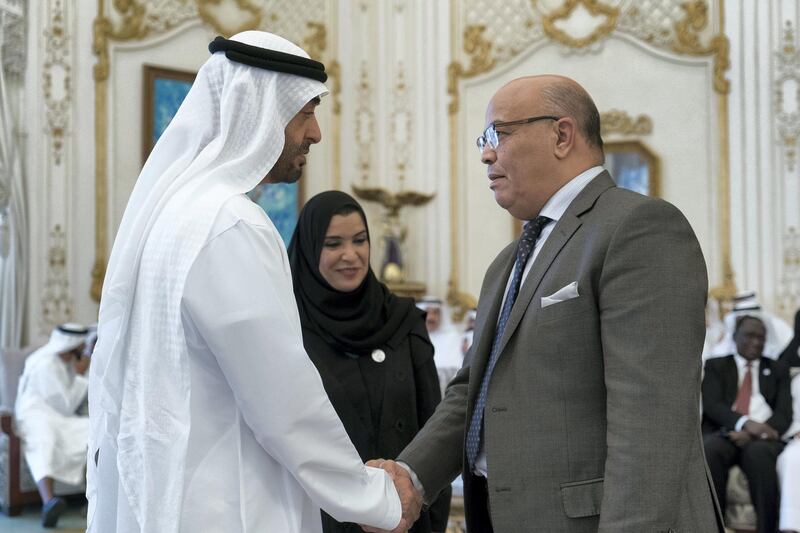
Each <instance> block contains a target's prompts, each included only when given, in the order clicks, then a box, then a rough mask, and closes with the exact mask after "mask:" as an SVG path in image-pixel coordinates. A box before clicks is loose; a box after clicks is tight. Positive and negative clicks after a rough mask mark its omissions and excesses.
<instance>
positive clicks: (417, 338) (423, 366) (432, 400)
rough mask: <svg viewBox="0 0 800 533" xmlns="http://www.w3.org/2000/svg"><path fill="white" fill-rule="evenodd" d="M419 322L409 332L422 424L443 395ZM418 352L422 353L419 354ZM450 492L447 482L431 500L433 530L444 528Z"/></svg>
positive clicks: (427, 343)
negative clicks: (414, 330) (416, 329)
mask: <svg viewBox="0 0 800 533" xmlns="http://www.w3.org/2000/svg"><path fill="white" fill-rule="evenodd" d="M421 324H423V325H422V327H421V331H419V332H417V333H416V334H415V332H412V334H411V354H412V358H413V362H414V382H415V383H416V386H417V417H418V420H419V424H420V426H423V425H424V424H425V422H427V421H428V419H429V418H430V417H431V415H433V413H434V411H435V410H436V406H437V405H438V404H439V402H440V401H441V399H442V393H441V392H440V390H439V377H438V374H437V373H436V364H435V363H434V360H433V346H432V345H431V343H430V340H429V339H428V332H427V331H426V330H425V328H424V322H421ZM419 354H424V355H423V356H422V357H418V355H419ZM451 496H452V489H451V488H450V486H447V487H445V488H444V489H443V490H442V491H441V492H440V493H439V496H437V497H436V500H435V501H433V502H432V503H431V504H430V507H429V509H428V512H429V514H430V518H431V530H432V531H444V530H445V529H447V521H448V518H449V515H450V498H451Z"/></svg>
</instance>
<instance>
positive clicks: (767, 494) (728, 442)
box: [703, 315, 792, 533]
mask: <svg viewBox="0 0 800 533" xmlns="http://www.w3.org/2000/svg"><path fill="white" fill-rule="evenodd" d="M733 339H734V341H735V343H736V352H737V353H735V354H732V355H729V356H727V357H719V358H715V359H709V360H708V361H707V362H706V367H705V376H704V378H703V433H704V438H703V440H704V445H705V451H706V459H707V461H708V466H709V468H710V469H711V476H712V478H713V479H714V487H715V489H716V491H717V496H718V498H719V502H720V506H721V507H722V509H723V510H724V509H725V492H726V485H727V482H728V470H729V469H730V467H731V466H733V465H735V464H738V465H739V466H740V467H741V469H742V471H744V474H745V475H746V476H747V481H748V484H749V486H750V497H751V498H752V500H753V506H754V507H755V510H756V516H757V531H758V533H775V531H776V529H777V526H778V478H777V475H776V473H775V463H776V461H777V459H778V455H779V454H780V453H781V451H782V450H783V447H784V443H783V442H782V441H781V440H780V435H781V434H782V433H783V432H784V431H786V429H787V428H788V427H789V424H790V423H791V421H792V399H791V393H790V380H789V372H788V370H787V368H786V367H785V366H784V365H782V364H781V363H778V362H775V361H772V360H771V359H767V358H764V357H762V354H763V350H764V342H765V340H766V328H765V326H764V322H763V321H762V320H761V319H760V318H756V317H755V316H750V315H744V316H741V317H739V318H737V320H736V328H735V330H734V334H733Z"/></svg>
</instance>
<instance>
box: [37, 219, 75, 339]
mask: <svg viewBox="0 0 800 533" xmlns="http://www.w3.org/2000/svg"><path fill="white" fill-rule="evenodd" d="M41 303H42V314H41V318H40V324H39V329H40V331H41V333H45V334H46V333H49V332H50V330H52V329H53V327H54V326H56V325H58V324H63V323H64V322H69V321H70V320H71V319H72V314H73V302H72V298H71V297H70V295H69V277H68V275H67V245H66V234H65V233H64V229H63V228H62V227H61V225H59V224H56V225H55V226H53V229H52V230H50V233H49V234H48V248H47V274H46V276H45V282H44V289H43V291H42V300H41Z"/></svg>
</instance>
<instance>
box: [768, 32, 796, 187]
mask: <svg viewBox="0 0 800 533" xmlns="http://www.w3.org/2000/svg"><path fill="white" fill-rule="evenodd" d="M775 58H776V67H777V69H776V70H777V77H776V79H775V81H774V82H773V84H774V87H775V89H774V90H775V94H774V106H775V120H776V122H777V129H778V135H779V136H780V139H781V143H782V144H783V151H784V159H785V161H786V169H787V170H788V171H789V172H794V169H795V165H796V163H797V140H798V137H800V112H799V111H798V110H800V49H798V48H797V46H796V45H795V35H794V27H793V26H792V23H791V21H789V20H787V21H786V26H785V28H784V34H783V45H782V46H781V49H780V50H779V51H778V52H776V53H775ZM791 85H794V87H793V88H794V90H793V91H792V90H791V89H792V87H791ZM787 86H788V87H787ZM785 88H786V89H785Z"/></svg>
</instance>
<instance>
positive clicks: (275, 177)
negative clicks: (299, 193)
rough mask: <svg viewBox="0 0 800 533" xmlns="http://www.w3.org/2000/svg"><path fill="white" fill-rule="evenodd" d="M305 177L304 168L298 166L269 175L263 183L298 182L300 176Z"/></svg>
mask: <svg viewBox="0 0 800 533" xmlns="http://www.w3.org/2000/svg"><path fill="white" fill-rule="evenodd" d="M302 177H303V169H302V168H297V169H292V170H290V171H288V172H281V173H280V174H278V173H273V174H269V175H267V177H266V178H265V179H264V181H262V182H261V183H262V184H264V183H296V182H297V181H298V180H299V179H300V178H302Z"/></svg>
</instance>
